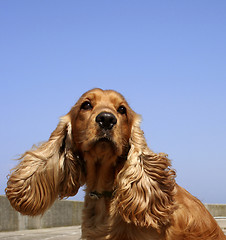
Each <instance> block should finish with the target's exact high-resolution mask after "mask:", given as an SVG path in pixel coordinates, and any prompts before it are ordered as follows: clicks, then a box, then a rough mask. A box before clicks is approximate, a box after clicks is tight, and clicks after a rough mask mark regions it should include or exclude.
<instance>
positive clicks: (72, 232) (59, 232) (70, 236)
mask: <svg viewBox="0 0 226 240" xmlns="http://www.w3.org/2000/svg"><path fill="white" fill-rule="evenodd" d="M217 221H218V223H219V225H220V226H221V227H222V228H223V229H224V230H225V231H224V233H225V234H226V219H217ZM80 237H81V227H80V226H72V227H60V228H46V229H36V230H24V231H15V232H0V239H1V240H79V239H80Z"/></svg>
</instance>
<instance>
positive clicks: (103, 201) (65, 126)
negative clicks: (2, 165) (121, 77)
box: [6, 89, 226, 240]
mask: <svg viewBox="0 0 226 240" xmlns="http://www.w3.org/2000/svg"><path fill="white" fill-rule="evenodd" d="M140 121H141V119H140V116H139V115H138V114H136V113H135V112H134V111H133V110H132V109H131V108H130V106H129V105H128V103H127V101H126V100H125V98H124V97H123V96H122V95H121V94H119V93H118V92H115V91H113V90H102V89H92V90H90V91H88V92H86V93H84V94H83V95H82V96H81V98H80V99H79V100H78V102H77V103H76V104H75V105H74V106H73V107H72V108H71V110H70V112H69V113H68V114H66V115H65V116H63V117H62V118H61V119H60V122H59V124H58V126H57V127H56V129H55V130H54V131H53V133H52V134H51V136H50V138H49V140H48V141H46V142H44V143H42V144H41V145H40V146H38V147H33V148H32V149H31V150H29V151H27V152H25V153H24V154H23V155H22V157H21V159H20V160H21V161H20V162H19V164H18V165H17V166H16V167H15V168H14V169H13V171H12V172H11V174H10V175H9V178H8V182H7V188H6V196H7V197H8V199H9V201H10V203H11V205H12V206H13V207H14V208H15V209H16V210H17V211H19V212H21V213H22V214H26V215H31V216H35V215H39V214H43V213H44V212H45V211H46V210H47V209H48V208H49V207H50V206H51V205H52V204H53V202H54V201H55V200H56V199H57V198H60V199H62V198H65V197H69V196H74V195H75V194H76V193H77V192H78V189H79V188H80V187H81V186H83V185H85V186H86V189H85V192H86V195H85V203H84V210H83V220H82V222H83V223H82V239H86V240H102V239H103V240H104V239H110V240H154V239H155V240H193V239H194V240H204V239H205V240H213V239H215V240H217V239H219V240H220V239H221V240H222V239H226V237H225V235H224V233H223V232H222V230H221V229H220V227H219V226H218V225H217V223H216V221H215V220H214V218H213V217H212V216H211V215H210V213H209V212H208V211H207V209H206V208H205V207H204V205H203V204H202V203H201V202H200V201H199V200H198V199H197V198H195V197H194V196H192V195H191V194H190V193H188V192H187V191H186V190H185V189H183V188H182V187H180V186H178V185H177V184H176V182H175V177H176V174H175V171H174V170H173V169H172V167H171V161H170V160H169V159H168V157H167V155H166V154H163V153H158V154H157V153H154V152H153V151H152V150H150V149H149V148H148V146H147V143H146V140H145V138H144V133H143V131H142V130H141V129H140Z"/></svg>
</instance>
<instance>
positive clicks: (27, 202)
mask: <svg viewBox="0 0 226 240" xmlns="http://www.w3.org/2000/svg"><path fill="white" fill-rule="evenodd" d="M71 131H72V130H71V119H70V115H69V114H68V115H66V116H64V117H63V118H61V121H60V123H59V124H58V126H57V128H56V129H55V130H54V131H53V133H52V134H51V136H50V138H49V140H48V141H47V142H44V143H43V144H41V145H40V146H39V147H35V148H33V149H31V150H30V151H27V152H25V153H24V154H23V156H22V157H21V162H20V163H19V164H18V165H17V166H16V167H15V168H14V169H13V172H12V173H11V174H10V176H9V179H8V183H7V188H6V190H5V191H6V196H7V197H8V199H9V201H10V203H11V205H12V206H13V207H14V208H15V209H16V210H17V211H19V212H21V213H22V214H26V215H38V214H43V213H44V211H45V210H47V209H48V208H49V207H50V206H51V205H52V204H53V202H54V201H55V200H56V198H57V197H58V196H59V197H60V198H63V197H67V196H72V195H75V194H76V193H77V191H78V189H79V187H80V181H82V180H81V177H82V175H81V165H80V162H79V159H78V157H76V156H75V155H74V151H73V142H72V136H71V135H72V134H71Z"/></svg>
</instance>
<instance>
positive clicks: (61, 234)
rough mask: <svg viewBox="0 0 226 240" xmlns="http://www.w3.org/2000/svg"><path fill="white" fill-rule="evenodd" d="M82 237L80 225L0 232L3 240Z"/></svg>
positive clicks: (71, 239)
mask: <svg viewBox="0 0 226 240" xmlns="http://www.w3.org/2000/svg"><path fill="white" fill-rule="evenodd" d="M80 237H81V227H80V226H73V227H60V228H46V229H35V230H24V231H15V232H0V239H1V240H79V239H80Z"/></svg>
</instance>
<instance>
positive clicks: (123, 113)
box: [70, 89, 135, 157]
mask: <svg viewBox="0 0 226 240" xmlns="http://www.w3.org/2000/svg"><path fill="white" fill-rule="evenodd" d="M134 115H135V113H134V112H133V111H132V109H131V108H130V107H129V105H128V103H127V102H126V100H125V99H124V97H123V96H122V95H121V94H119V93H117V92H115V91H112V90H105V91H103V90H101V89H93V90H91V91H88V92H86V93H85V94H83V95H82V97H81V98H80V99H79V100H78V102H77V103H76V105H75V106H74V107H73V108H72V109H71V112H70V116H71V124H72V136H73V140H74V143H75V147H76V149H78V150H79V151H80V152H81V153H85V152H93V154H94V155H98V157H101V155H103V154H106V152H108V153H112V154H114V155H117V156H120V155H122V154H123V153H124V152H125V150H126V149H128V146H129V138H130V135H131V126H132V123H133V119H134ZM95 157H96V156H95Z"/></svg>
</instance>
